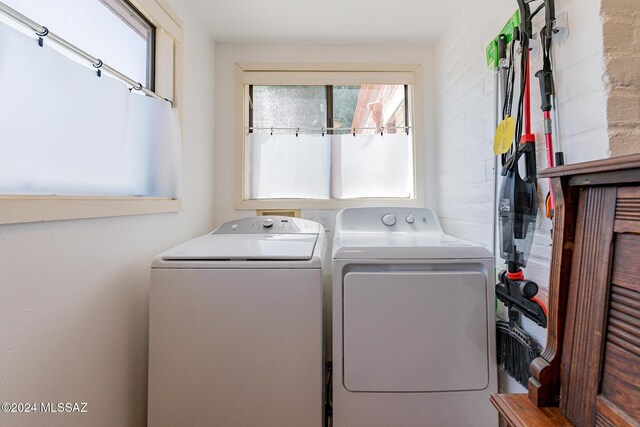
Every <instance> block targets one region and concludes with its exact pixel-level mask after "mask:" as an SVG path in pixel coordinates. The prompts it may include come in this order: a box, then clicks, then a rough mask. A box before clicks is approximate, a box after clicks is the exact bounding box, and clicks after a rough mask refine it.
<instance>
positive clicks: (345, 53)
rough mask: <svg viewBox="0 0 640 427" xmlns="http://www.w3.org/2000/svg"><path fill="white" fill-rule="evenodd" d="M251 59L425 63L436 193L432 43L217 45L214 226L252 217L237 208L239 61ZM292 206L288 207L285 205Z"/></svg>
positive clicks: (429, 196)
mask: <svg viewBox="0 0 640 427" xmlns="http://www.w3.org/2000/svg"><path fill="white" fill-rule="evenodd" d="M242 62H253V63H261V62H262V63H346V64H353V63H358V64H359V63H372V64H380V63H404V64H422V67H423V84H424V94H423V98H424V100H425V108H424V117H422V118H418V120H423V123H425V138H424V139H425V140H424V141H423V143H424V144H425V159H426V160H425V176H426V186H425V200H426V201H427V204H428V205H430V206H433V205H434V204H435V203H436V202H437V198H436V195H435V191H434V190H435V125H434V121H433V118H434V117H435V111H434V99H435V92H434V80H433V47H432V46H430V45H423V44H346V43H342V44H309V43H290V44H282V43H279V44H271V43H269V44H267V43H265V44H260V43H216V73H215V81H216V119H215V128H216V131H215V140H216V146H215V159H216V160H215V168H214V170H215V183H216V184H215V191H216V205H215V207H214V219H215V223H216V225H219V224H221V223H223V222H226V221H230V220H232V219H235V218H238V217H239V216H250V215H254V214H255V211H247V210H245V211H237V210H236V209H235V194H234V190H235V186H234V180H235V178H236V176H237V175H236V171H235V129H236V128H235V126H236V124H235V120H236V118H235V87H236V86H235V64H236V63H242ZM285 207H288V206H285Z"/></svg>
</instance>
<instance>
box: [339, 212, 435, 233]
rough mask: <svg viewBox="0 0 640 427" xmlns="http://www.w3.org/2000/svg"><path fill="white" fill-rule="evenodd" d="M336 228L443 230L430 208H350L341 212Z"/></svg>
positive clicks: (351, 229) (372, 230) (389, 230)
mask: <svg viewBox="0 0 640 427" xmlns="http://www.w3.org/2000/svg"><path fill="white" fill-rule="evenodd" d="M336 230H341V231H343V232H363V233H376V232H378V233H384V232H406V233H409V232H420V231H436V232H441V231H442V228H441V227H440V222H439V221H438V217H437V216H436V214H435V213H434V212H433V211H432V210H431V209H428V208H349V209H345V210H343V211H342V212H340V214H338V218H337V221H336Z"/></svg>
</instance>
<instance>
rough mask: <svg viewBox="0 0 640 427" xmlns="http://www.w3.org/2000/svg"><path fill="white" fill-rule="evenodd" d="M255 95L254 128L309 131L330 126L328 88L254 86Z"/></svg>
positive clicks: (277, 130) (253, 99)
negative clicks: (328, 118) (328, 121)
mask: <svg viewBox="0 0 640 427" xmlns="http://www.w3.org/2000/svg"><path fill="white" fill-rule="evenodd" d="M252 92H253V98H252V101H253V127H255V128H268V129H270V128H272V127H273V128H292V129H296V128H301V129H307V130H309V129H321V128H322V127H326V126H327V109H326V107H327V93H326V87H325V86H253V90H252ZM275 131H276V132H278V133H280V132H281V130H279V129H275Z"/></svg>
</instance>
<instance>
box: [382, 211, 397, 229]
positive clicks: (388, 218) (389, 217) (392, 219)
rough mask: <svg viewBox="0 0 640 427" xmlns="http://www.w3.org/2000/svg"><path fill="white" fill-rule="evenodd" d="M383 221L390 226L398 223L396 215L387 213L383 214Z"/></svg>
mask: <svg viewBox="0 0 640 427" xmlns="http://www.w3.org/2000/svg"><path fill="white" fill-rule="evenodd" d="M382 223H383V224H384V225H388V226H389V227H391V226H392V225H396V216H395V215H394V214H385V215H383V216H382Z"/></svg>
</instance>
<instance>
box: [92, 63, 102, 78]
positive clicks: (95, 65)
mask: <svg viewBox="0 0 640 427" xmlns="http://www.w3.org/2000/svg"><path fill="white" fill-rule="evenodd" d="M91 65H93V67H94V68H97V71H96V74H97V75H98V77H102V70H101V69H100V67H102V65H103V62H102V59H98V62H96V63H95V64H91Z"/></svg>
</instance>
